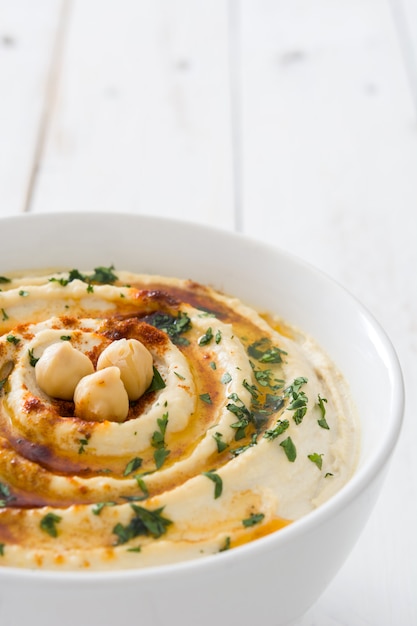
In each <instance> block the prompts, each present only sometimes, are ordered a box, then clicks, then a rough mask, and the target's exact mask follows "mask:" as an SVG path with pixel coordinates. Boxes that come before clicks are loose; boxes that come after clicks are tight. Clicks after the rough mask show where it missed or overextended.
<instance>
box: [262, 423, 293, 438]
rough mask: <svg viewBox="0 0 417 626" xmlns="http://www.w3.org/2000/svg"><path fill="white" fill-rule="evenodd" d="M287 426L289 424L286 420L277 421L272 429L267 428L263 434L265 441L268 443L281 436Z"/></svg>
mask: <svg viewBox="0 0 417 626" xmlns="http://www.w3.org/2000/svg"><path fill="white" fill-rule="evenodd" d="M289 425H290V423H289V421H288V420H278V421H277V423H276V424H275V426H274V427H273V428H268V429H267V430H266V431H265V432H264V437H265V439H268V440H269V441H273V440H274V439H276V438H277V437H279V436H280V435H282V433H284V432H285V431H286V430H287V428H288V427H289Z"/></svg>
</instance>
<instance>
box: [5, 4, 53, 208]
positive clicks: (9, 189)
mask: <svg viewBox="0 0 417 626" xmlns="http://www.w3.org/2000/svg"><path fill="white" fill-rule="evenodd" d="M61 12H62V3H61V2H58V1H57V0H38V2H36V3H35V2H32V1H31V0H14V1H13V2H8V1H7V0H1V1H0V94H1V95H0V215H13V214H15V213H19V212H22V211H24V210H25V207H26V203H27V196H28V193H29V190H30V184H31V178H32V174H33V167H34V160H35V155H36V151H37V146H38V141H39V135H40V133H41V128H42V124H43V119H44V116H45V105H46V100H47V91H48V85H49V80H50V72H51V63H52V59H53V50H54V46H55V43H56V33H57V29H58V25H59V20H60V16H61Z"/></svg>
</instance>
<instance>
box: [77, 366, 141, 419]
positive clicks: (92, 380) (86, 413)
mask: <svg viewBox="0 0 417 626" xmlns="http://www.w3.org/2000/svg"><path fill="white" fill-rule="evenodd" d="M74 404H75V415H76V416H77V417H80V418H81V419H84V420H88V421H94V422H104V421H105V420H110V421H113V422H123V421H124V420H125V419H126V417H127V414H128V411H129V398H128V395H127V391H126V389H125V387H124V385H123V382H122V380H121V378H120V370H119V368H118V367H106V368H104V369H102V370H100V371H97V372H94V373H93V374H89V375H88V376H84V378H82V379H81V380H80V382H79V383H78V385H77V386H76V388H75V392H74Z"/></svg>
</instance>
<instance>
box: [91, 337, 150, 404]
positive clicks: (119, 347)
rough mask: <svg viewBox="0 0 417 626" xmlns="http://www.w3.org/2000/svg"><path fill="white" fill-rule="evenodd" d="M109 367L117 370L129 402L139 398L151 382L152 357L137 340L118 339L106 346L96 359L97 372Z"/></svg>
mask: <svg viewBox="0 0 417 626" xmlns="http://www.w3.org/2000/svg"><path fill="white" fill-rule="evenodd" d="M109 366H116V367H118V368H119V370H120V376H121V379H122V381H123V384H124V386H125V388H126V391H127V393H128V396H129V400H137V399H138V398H140V396H141V395H143V394H144V393H145V391H146V390H147V388H148V387H149V385H150V384H151V382H152V378H153V359H152V355H151V353H150V352H149V350H148V349H147V348H146V347H145V346H144V345H143V343H141V342H140V341H138V340H137V339H118V340H117V341H113V343H111V344H110V345H109V346H107V348H105V349H104V350H103V352H102V353H101V354H100V356H99V358H98V361H97V370H101V369H103V368H104V367H109Z"/></svg>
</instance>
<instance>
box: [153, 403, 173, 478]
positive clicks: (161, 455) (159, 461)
mask: <svg viewBox="0 0 417 626" xmlns="http://www.w3.org/2000/svg"><path fill="white" fill-rule="evenodd" d="M156 422H157V424H158V430H155V431H154V433H153V435H152V439H151V445H152V447H154V448H156V450H155V452H154V455H153V456H154V461H155V465H156V469H160V468H161V467H162V465H163V464H164V463H165V460H166V458H167V456H168V455H169V453H170V451H169V450H167V449H166V443H165V432H166V428H167V424H168V413H164V414H163V416H162V417H160V418H158V419H157V420H156Z"/></svg>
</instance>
